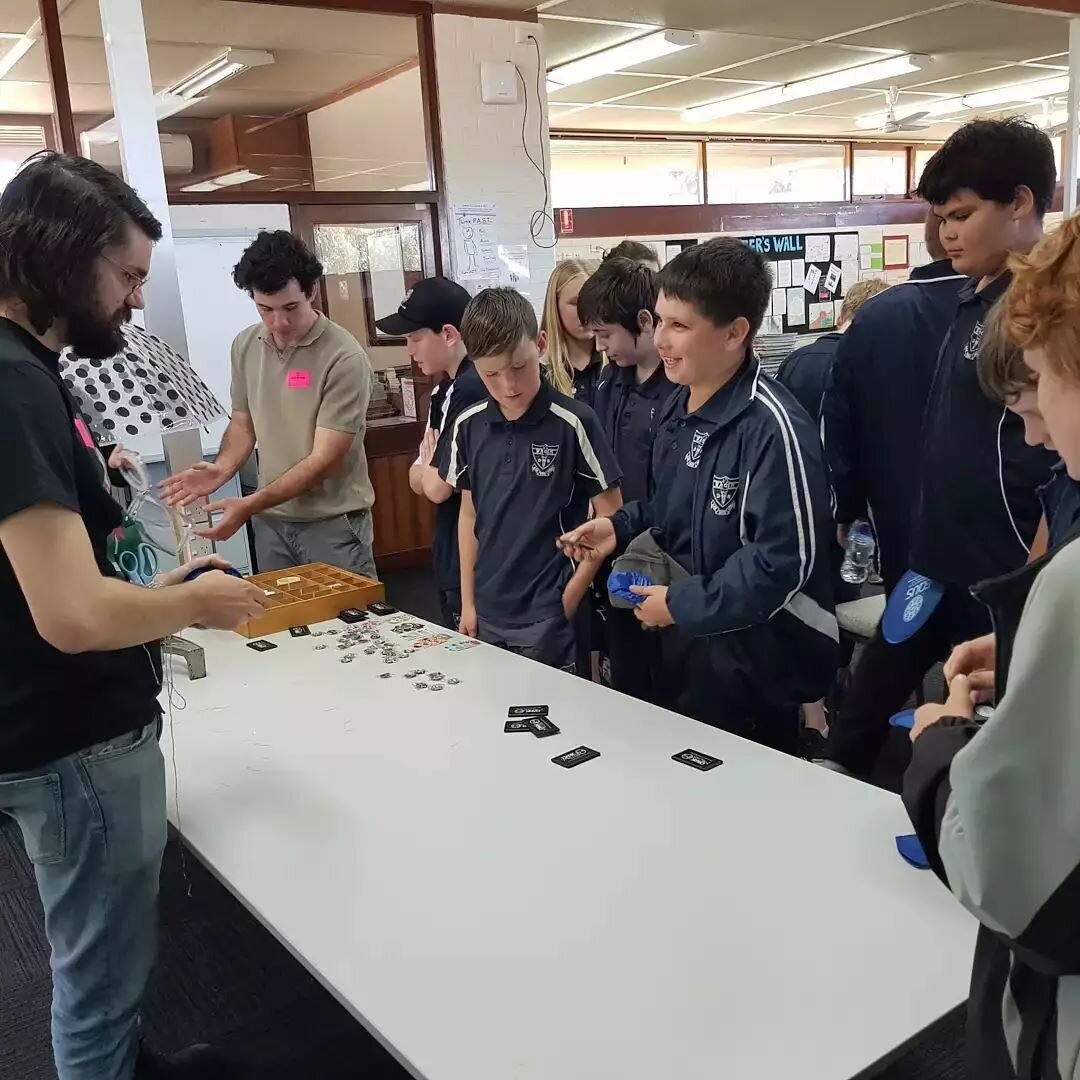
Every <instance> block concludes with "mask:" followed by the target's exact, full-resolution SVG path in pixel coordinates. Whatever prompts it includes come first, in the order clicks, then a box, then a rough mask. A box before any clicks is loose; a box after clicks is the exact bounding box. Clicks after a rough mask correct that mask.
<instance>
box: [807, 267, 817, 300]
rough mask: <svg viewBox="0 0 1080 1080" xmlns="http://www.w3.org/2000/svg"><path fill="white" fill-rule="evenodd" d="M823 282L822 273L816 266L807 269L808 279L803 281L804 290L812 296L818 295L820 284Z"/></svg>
mask: <svg viewBox="0 0 1080 1080" xmlns="http://www.w3.org/2000/svg"><path fill="white" fill-rule="evenodd" d="M820 281H821V271H820V270H819V269H818V268H817V267H816V266H808V267H807V268H806V277H805V278H804V280H803V288H804V289H805V290H806V291H807V292H808V293H810V295H811V296H813V295H815V294H816V293H817V287H818V282H820Z"/></svg>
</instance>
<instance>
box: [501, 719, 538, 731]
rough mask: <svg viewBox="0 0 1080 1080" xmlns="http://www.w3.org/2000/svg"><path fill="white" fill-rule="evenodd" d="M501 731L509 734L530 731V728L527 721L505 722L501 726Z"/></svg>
mask: <svg viewBox="0 0 1080 1080" xmlns="http://www.w3.org/2000/svg"><path fill="white" fill-rule="evenodd" d="M503 731H505V732H507V733H508V734H509V733H510V732H514V731H532V728H531V727H530V726H529V722H528V720H507V721H506V723H505V724H504V725H503Z"/></svg>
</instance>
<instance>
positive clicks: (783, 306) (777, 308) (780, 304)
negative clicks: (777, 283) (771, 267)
mask: <svg viewBox="0 0 1080 1080" xmlns="http://www.w3.org/2000/svg"><path fill="white" fill-rule="evenodd" d="M786 313H787V290H786V289H773V294H772V308H771V314H773V315H785V314H786Z"/></svg>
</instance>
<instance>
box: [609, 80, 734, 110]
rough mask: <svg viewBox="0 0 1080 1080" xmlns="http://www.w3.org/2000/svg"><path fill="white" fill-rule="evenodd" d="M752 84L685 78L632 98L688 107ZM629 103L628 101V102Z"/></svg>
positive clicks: (642, 102) (637, 100) (651, 103)
mask: <svg viewBox="0 0 1080 1080" xmlns="http://www.w3.org/2000/svg"><path fill="white" fill-rule="evenodd" d="M753 89H755V88H754V87H753V86H744V87H736V86H731V85H729V84H727V83H718V82H713V81H711V80H709V79H687V80H686V81H685V82H680V83H675V84H674V85H673V86H661V87H660V88H659V89H656V90H649V91H647V92H646V93H644V94H638V95H637V96H636V97H634V98H633V103H634V104H636V105H661V106H666V107H668V108H675V109H689V108H690V107H691V106H693V105H702V104H704V103H705V102H707V101H715V100H716V99H717V98H718V97H719V96H720V95H721V94H730V93H732V92H733V91H734V92H736V93H741V92H743V91H748V90H753ZM628 104H629V102H628Z"/></svg>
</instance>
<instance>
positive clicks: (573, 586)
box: [562, 577, 589, 622]
mask: <svg viewBox="0 0 1080 1080" xmlns="http://www.w3.org/2000/svg"><path fill="white" fill-rule="evenodd" d="M588 589H589V586H588V585H587V584H586V585H580V584H578V583H577V578H576V577H573V578H571V579H570V580H569V581H568V582H567V583H566V588H565V589H563V594H562V609H563V614H564V615H565V616H566V621H567V622H572V621H573V619H574V616H575V615H576V614H577V609H578V608H579V607H581V601H582V600H584V599H585V593H586V592H587V591H588Z"/></svg>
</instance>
